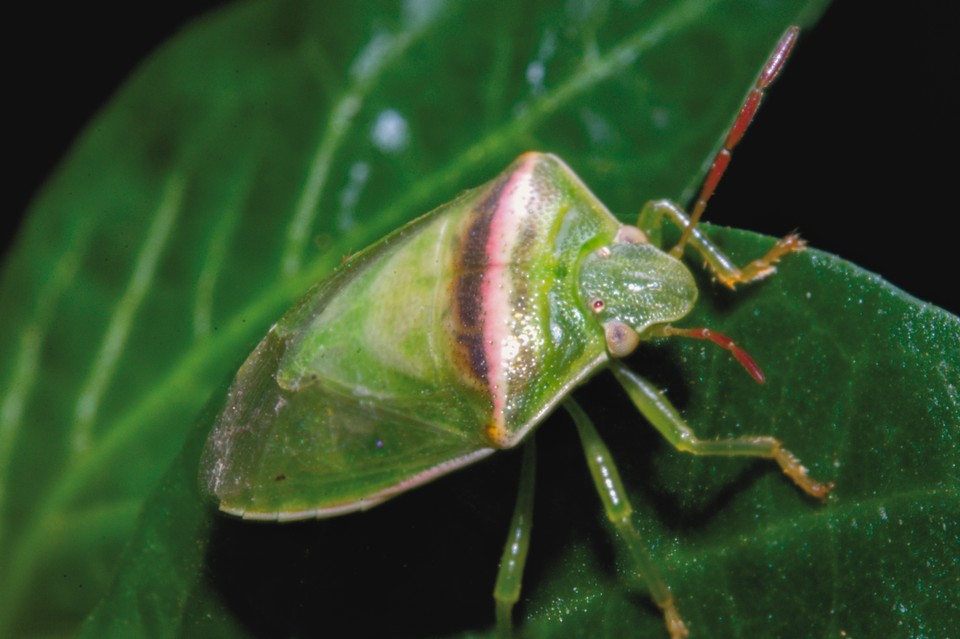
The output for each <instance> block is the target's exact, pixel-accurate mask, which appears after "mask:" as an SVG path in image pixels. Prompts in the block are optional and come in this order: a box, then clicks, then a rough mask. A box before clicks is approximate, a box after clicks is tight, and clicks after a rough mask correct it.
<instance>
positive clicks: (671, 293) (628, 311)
mask: <svg viewBox="0 0 960 639" xmlns="http://www.w3.org/2000/svg"><path fill="white" fill-rule="evenodd" d="M579 284H580V300H581V302H582V303H583V304H584V305H585V307H586V308H587V310H588V312H589V313H590V314H592V315H593V317H594V318H595V319H596V321H597V322H598V323H600V325H602V326H603V328H604V333H605V334H606V340H607V349H608V350H609V351H610V354H611V355H613V356H614V357H623V356H625V355H628V354H630V353H631V352H632V351H633V350H634V349H635V348H636V347H637V344H638V343H639V342H640V340H641V339H644V338H645V337H646V336H647V335H646V333H647V332H648V331H649V330H650V329H652V328H656V327H660V326H662V325H664V324H666V323H668V322H673V321H676V320H678V319H680V318H682V317H684V316H686V315H687V314H688V313H689V312H690V310H691V309H692V308H693V305H694V303H695V302H696V300H697V286H696V283H695V282H694V280H693V276H692V275H691V274H690V271H689V270H688V269H687V267H686V266H684V265H683V263H681V262H680V261H679V260H677V259H676V258H673V257H671V256H670V255H668V254H667V253H665V252H663V251H661V250H660V249H659V248H657V247H656V246H654V245H652V244H650V243H649V242H648V241H647V239H646V236H644V234H643V232H642V231H640V229H638V228H636V227H633V226H622V227H621V228H620V230H619V231H618V232H617V235H616V237H614V239H613V241H612V242H611V243H610V244H607V245H605V246H602V247H600V248H599V249H596V250H593V251H591V252H590V253H588V254H586V255H585V256H584V257H583V259H582V261H581V263H580V282H579Z"/></svg>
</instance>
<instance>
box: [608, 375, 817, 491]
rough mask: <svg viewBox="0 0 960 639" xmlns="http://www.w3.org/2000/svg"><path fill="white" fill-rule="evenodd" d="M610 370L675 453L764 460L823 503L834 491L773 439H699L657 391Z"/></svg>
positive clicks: (643, 382)
mask: <svg viewBox="0 0 960 639" xmlns="http://www.w3.org/2000/svg"><path fill="white" fill-rule="evenodd" d="M610 368H611V370H612V371H613V374H614V376H615V377H616V378H617V381H619V382H620V385H621V386H623V388H624V390H626V391H627V394H628V395H630V399H631V400H633V403H634V405H636V407H637V409H639V411H640V412H641V413H643V416H644V417H646V418H647V419H648V420H650V423H651V424H653V425H654V427H655V428H656V429H657V430H658V431H660V433H661V434H662V435H663V436H664V437H666V438H667V441H669V442H670V443H671V444H673V445H674V447H676V448H677V450H682V451H684V452H687V453H693V454H694V455H720V456H725V457H734V456H747V457H765V458H768V459H773V460H775V461H776V462H777V463H778V464H780V468H781V469H783V472H784V473H786V474H787V476H789V477H790V479H792V480H793V481H794V483H796V484H797V486H799V487H800V488H802V489H803V490H805V491H806V492H807V493H809V494H811V495H813V496H814V497H818V498H820V499H824V498H825V497H826V496H827V493H828V492H830V489H832V488H833V483H822V482H818V481H816V480H814V479H813V478H812V477H810V476H809V475H808V474H807V469H806V468H804V466H803V464H801V463H800V460H799V459H797V458H796V457H795V456H794V455H793V453H791V452H790V451H788V450H787V449H786V448H784V447H783V444H782V443H780V440H779V439H776V438H774V437H737V438H735V439H721V440H710V441H703V440H700V439H698V438H697V436H696V434H695V433H694V432H693V431H692V430H691V429H690V427H689V426H687V424H686V423H685V422H684V421H683V418H681V417H680V414H679V413H678V412H677V409H676V408H674V407H673V405H671V404H670V402H668V401H667V398H666V397H664V396H663V394H662V393H660V391H659V390H657V388H656V387H654V386H653V385H651V384H650V383H649V382H647V381H646V380H645V379H643V378H642V377H640V376H638V375H637V374H635V373H634V372H633V371H631V370H630V369H628V368H627V367H626V366H624V365H623V364H622V363H620V362H618V361H616V360H611V362H610Z"/></svg>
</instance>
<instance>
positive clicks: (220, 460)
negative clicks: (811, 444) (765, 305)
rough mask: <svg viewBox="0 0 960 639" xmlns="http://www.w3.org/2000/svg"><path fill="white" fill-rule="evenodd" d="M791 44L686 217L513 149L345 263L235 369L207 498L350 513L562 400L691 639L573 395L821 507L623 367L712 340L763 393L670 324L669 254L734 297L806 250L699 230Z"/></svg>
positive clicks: (524, 528)
mask: <svg viewBox="0 0 960 639" xmlns="http://www.w3.org/2000/svg"><path fill="white" fill-rule="evenodd" d="M796 37H797V29H796V28H792V29H789V30H788V31H787V32H786V33H785V34H784V36H783V37H782V39H781V40H780V42H779V44H778V45H777V47H776V49H775V50H774V52H773V54H772V56H771V57H770V59H769V60H768V61H767V63H766V65H765V66H764V68H763V70H762V71H761V73H760V76H759V78H758V80H757V82H756V85H755V87H754V88H753V90H752V91H751V92H750V94H749V95H748V97H747V99H746V101H745V102H744V105H743V107H742V109H741V111H740V114H739V116H738V117H737V119H736V120H735V122H734V124H733V126H732V127H731V130H730V132H729V134H728V137H727V139H726V142H725V144H724V148H723V149H722V150H721V151H720V152H719V154H718V155H717V157H716V159H715V161H714V164H713V167H712V168H711V170H710V172H709V174H708V176H707V179H706V180H705V183H704V185H703V187H702V189H701V191H700V194H699V196H698V197H697V200H696V202H695V204H694V207H693V210H692V213H691V214H690V215H689V216H688V214H687V213H686V212H685V211H684V210H683V209H682V208H681V207H679V206H677V205H675V204H673V203H671V202H668V201H665V200H661V201H655V202H651V203H649V204H647V206H646V207H645V208H644V210H643V212H642V213H641V216H640V220H641V221H640V224H639V226H629V225H623V224H621V223H620V222H619V221H617V219H616V218H615V217H614V216H613V215H612V214H611V213H610V212H609V211H608V210H607V209H606V208H605V207H604V206H603V204H601V203H600V202H599V201H598V200H597V199H596V197H594V195H593V194H592V193H591V192H590V191H589V190H588V189H587V187H586V186H585V185H584V184H583V182H581V181H580V179H579V178H578V177H577V176H576V175H575V174H574V172H573V171H572V170H571V169H570V168H569V167H568V166H567V165H566V164H565V163H564V162H563V161H561V160H560V159H559V158H557V157H555V156H552V155H549V154H542V153H527V154H524V155H522V156H521V157H520V158H518V159H517V160H516V161H515V162H514V163H513V164H512V165H511V166H510V167H508V168H507V169H506V170H505V171H504V172H503V173H501V174H500V175H499V176H498V177H496V178H495V179H494V180H492V181H491V182H489V183H487V184H485V185H483V186H480V187H478V188H476V189H473V190H471V191H468V192H466V193H464V194H463V195H462V196H460V197H459V198H457V199H456V200H454V201H453V202H451V203H449V204H446V205H444V206H441V207H440V208H438V209H436V210H434V211H433V212H431V213H428V214H427V215H424V216H423V217H421V218H419V219H417V220H415V221H413V222H411V223H410V224H407V225H406V226H404V227H402V228H400V229H398V230H397V231H395V232H394V233H392V234H391V235H389V236H387V237H386V238H384V239H382V240H381V241H379V242H377V243H376V244H374V245H372V246H370V247H369V248H367V249H365V250H363V251H361V252H360V253H358V254H356V255H355V256H353V257H351V258H350V259H349V260H348V261H347V262H345V263H344V264H342V265H341V266H340V268H339V269H338V270H337V271H336V272H335V273H334V274H333V275H332V276H331V277H330V278H328V279H326V280H324V281H321V282H320V283H318V284H317V285H316V286H315V287H314V288H313V289H312V290H311V291H310V292H309V293H308V294H307V295H306V296H305V297H304V298H303V299H302V300H301V301H300V302H299V303H298V304H297V305H295V306H294V307H293V308H292V309H290V310H289V311H288V312H287V313H286V314H285V315H284V316H283V318H282V319H280V321H279V322H277V323H276V324H275V325H274V326H273V327H272V328H271V329H270V331H269V332H268V333H267V335H266V337H264V338H263V340H262V341H261V342H260V344H259V345H258V346H257V347H256V349H255V350H254V351H253V353H252V354H251V355H250V356H249V357H248V359H247V360H246V362H245V363H244V364H243V366H242V367H241V369H240V371H239V372H238V373H237V376H236V378H235V380H234V382H233V384H232V386H231V387H230V390H229V395H228V397H227V402H226V406H225V407H224V409H223V411H222V412H221V413H220V415H219V417H218V418H217V420H216V423H215V425H214V427H213V431H212V432H211V434H210V437H209V439H208V441H207V445H206V448H205V451H204V454H203V458H202V462H201V470H200V480H201V484H202V487H203V489H204V490H205V491H206V492H207V493H208V494H209V495H210V496H211V497H212V498H213V499H215V500H216V501H217V502H218V504H219V507H220V510H222V511H224V512H226V513H229V514H231V515H235V516H238V517H242V518H244V519H253V520H269V521H290V520H298V519H310V518H322V517H332V516H335V515H342V514H346V513H351V512H355V511H360V510H364V509H367V508H370V507H372V506H375V505H377V504H379V503H381V502H383V501H384V500H387V499H389V498H391V497H394V496H396V495H399V494H400V493H403V492H405V491H407V490H409V489H411V488H414V487H416V486H419V485H421V484H423V483H425V482H428V481H431V480H433V479H436V478H437V477H440V476H441V475H444V474H446V473H448V472H451V471H453V470H456V469H458V468H461V467H463V466H466V465H468V464H472V463H473V462H475V461H478V460H480V459H482V458H484V457H486V456H488V455H490V454H492V453H494V452H495V451H497V450H500V449H506V448H511V447H514V446H516V445H518V444H520V443H521V442H523V441H524V440H525V439H526V438H527V437H528V436H529V435H530V434H531V433H532V431H533V429H534V427H535V426H537V425H538V424H539V423H540V422H541V421H542V420H543V419H544V417H545V416H546V415H548V414H549V413H550V412H551V411H552V410H553V409H554V408H556V407H557V406H559V405H561V404H562V405H563V406H564V408H565V409H566V410H567V411H568V412H569V413H570V415H571V416H572V417H573V420H574V422H575V424H576V426H577V428H578V431H579V434H580V437H581V440H582V443H583V447H584V450H585V452H586V456H587V461H588V466H589V467H590V471H591V474H592V476H593V478H594V480H595V482H596V485H597V489H598V492H599V494H600V497H601V499H602V501H603V503H604V507H605V509H606V511H607V514H608V516H609V518H610V520H611V521H612V522H613V523H614V526H615V527H616V529H617V531H618V532H619V533H620V534H621V535H622V537H623V539H624V540H625V542H626V544H627V546H628V548H629V550H630V553H631V555H632V556H633V558H634V559H635V560H636V568H637V570H638V572H639V573H640V575H641V576H642V577H643V579H644V580H645V581H646V583H647V584H648V586H649V588H650V591H651V594H652V596H653V598H654V600H655V601H656V603H657V605H658V606H659V607H660V608H661V610H662V611H663V614H664V616H665V619H666V625H667V628H668V631H669V633H670V635H671V636H672V637H674V638H677V637H683V636H685V635H686V634H687V630H686V627H685V625H684V623H683V621H682V619H681V616H680V614H679V612H678V611H677V607H676V605H675V603H674V600H673V597H672V595H671V593H670V590H669V588H668V587H667V585H666V583H665V582H664V580H663V579H662V578H661V577H660V575H659V573H658V572H657V570H656V568H655V567H654V564H653V562H652V561H651V560H650V558H649V557H648V555H647V552H646V550H645V548H644V546H643V544H642V542H641V540H640V536H639V534H638V531H637V529H636V527H635V525H634V523H633V521H632V518H631V507H630V504H629V502H628V500H627V496H626V493H625V491H624V489H623V487H622V485H621V483H620V480H619V476H618V472H617V470H616V468H615V466H614V465H613V461H612V459H611V456H610V453H609V451H608V450H607V448H606V446H605V445H604V443H603V442H602V440H601V439H600V437H599V435H598V434H597V432H596V430H595V428H594V427H593V425H592V424H591V422H590V419H589V418H588V417H587V414H586V413H585V412H584V411H583V410H582V409H581V408H580V407H579V406H578V405H577V403H576V402H575V401H574V400H573V399H572V397H571V392H572V391H573V389H574V388H575V387H576V386H577V385H578V384H580V383H581V382H583V381H584V380H585V379H587V378H588V377H590V376H591V375H593V374H595V373H596V372H598V371H599V370H601V369H604V368H608V369H610V370H611V371H612V373H613V376H614V378H615V379H616V380H617V381H618V382H619V383H620V385H621V386H623V388H624V390H626V392H627V394H628V395H629V397H630V399H631V400H632V401H633V403H634V404H635V405H636V407H637V409H639V411H640V412H641V413H642V414H643V415H644V416H645V417H646V418H647V419H648V420H649V421H650V422H651V423H652V424H653V425H654V426H655V427H656V428H657V430H659V431H660V432H661V433H662V434H663V435H664V436H665V437H666V438H667V440H669V441H670V442H671V443H672V444H673V445H674V446H676V447H677V448H679V449H681V450H684V451H687V452H691V453H695V454H701V455H722V456H734V455H740V456H756V457H768V458H772V459H774V460H775V461H776V462H777V463H778V464H779V465H780V466H781V468H782V469H783V471H784V472H785V473H786V474H787V475H788V476H789V477H790V478H791V479H792V480H793V481H794V482H795V483H796V484H797V485H798V486H799V487H800V488H801V489H803V490H804V491H806V492H807V493H809V494H811V495H813V496H815V497H818V498H823V497H825V496H826V494H827V493H828V491H829V490H830V489H831V487H832V485H831V484H828V483H820V482H817V481H815V480H813V479H812V478H810V477H809V476H808V474H807V471H806V469H805V468H804V467H803V466H802V465H801V464H800V462H799V461H798V460H797V459H796V457H794V456H793V455H792V454H791V453H790V452H788V451H787V450H786V449H785V448H783V447H782V445H781V443H780V442H779V441H778V440H776V439H774V438H772V437H743V438H737V439H730V440H720V441H703V440H700V439H698V438H697V437H696V435H695V434H694V433H693V431H692V430H691V428H690V427H689V426H687V424H686V423H684V421H683V419H682V417H681V416H680V414H679V413H678V412H677V410H676V409H675V408H673V407H672V406H671V405H670V403H669V402H668V401H667V400H666V399H665V398H664V397H663V395H661V394H660V393H659V392H658V391H657V390H656V389H655V388H654V387H653V386H652V385H651V384H649V383H648V382H647V381H645V380H643V379H642V378H641V377H639V376H637V375H636V374H635V373H633V372H632V371H630V370H629V369H628V368H627V367H626V366H624V365H623V364H622V363H620V362H619V358H622V357H624V356H626V355H628V354H630V353H631V352H633V351H634V349H636V348H637V346H638V344H639V343H640V342H642V341H644V340H648V339H651V338H659V337H668V336H682V337H689V338H696V339H707V340H711V341H713V342H715V343H716V344H718V345H720V346H721V347H723V348H725V349H727V350H728V351H730V353H732V354H733V356H734V357H735V358H736V359H737V360H738V361H739V362H740V363H741V364H742V365H743V366H744V367H745V368H746V370H747V371H748V373H749V374H750V375H752V376H753V377H754V378H755V379H756V380H757V381H759V382H762V381H763V374H762V373H761V372H760V368H759V367H758V366H757V365H756V364H755V363H754V361H753V360H752V359H751V358H750V356H749V355H747V353H746V352H745V351H744V350H743V349H741V348H740V347H739V346H737V345H736V344H735V343H734V342H733V341H732V340H731V339H730V338H728V337H726V336H724V335H721V334H719V333H716V332H713V331H711V330H710V329H707V328H680V327H674V326H673V325H672V323H673V322H678V321H680V320H682V319H683V318H684V317H685V316H686V315H687V314H688V313H689V312H690V311H691V309H692V308H693V306H694V303H695V302H696V299H697V294H698V291H697V287H696V285H695V283H694V280H693V277H692V275H691V273H690V271H689V270H688V269H687V267H686V266H685V265H684V264H683V262H681V261H680V258H681V257H682V255H683V253H684V250H685V248H686V247H687V246H690V247H692V248H693V249H694V250H695V251H696V252H697V253H698V254H699V255H700V256H701V257H702V258H703V259H704V260H705V261H706V263H707V266H708V268H709V269H710V270H711V271H712V273H713V275H714V276H715V277H716V278H717V279H718V280H719V281H720V282H722V283H723V284H725V285H727V286H729V287H734V286H735V285H737V284H740V283H748V282H752V281H755V280H758V279H761V278H763V277H766V276H768V275H770V274H771V273H773V271H774V264H775V263H776V262H777V261H778V260H779V259H780V258H781V257H783V256H784V255H786V254H788V253H790V252H792V251H798V250H802V249H803V246H804V244H803V241H802V240H800V238H799V237H797V236H796V235H789V236H787V237H785V238H783V239H782V240H780V241H779V242H777V243H776V244H775V245H774V247H773V248H772V249H771V250H770V251H769V252H768V253H767V254H766V255H764V256H762V257H760V258H759V259H757V260H755V261H753V262H751V263H750V264H748V265H747V266H745V267H743V268H738V267H736V266H735V265H734V264H733V263H732V262H731V261H730V260H729V259H728V258H727V257H726V256H725V255H724V254H723V253H722V252H721V251H720V249H719V248H718V247H717V246H716V245H714V244H713V243H712V242H711V241H710V239H709V238H708V237H707V236H706V235H705V234H704V233H703V232H702V231H701V230H700V229H698V228H697V226H696V224H697V221H698V220H699V218H700V216H701V215H702V213H703V211H704V209H705V208H706V204H707V201H708V200H709V198H710V196H711V195H712V194H713V191H714V189H715V188H716V185H717V182H718V181H719V179H720V177H721V176H722V174H723V172H724V170H725V168H726V166H727V163H728V161H729V159H730V153H731V151H732V149H733V148H734V147H735V146H736V144H737V143H738V142H739V140H740V138H741V136H742V135H743V132H744V130H745V129H746V128H747V126H748V125H749V123H750V121H751V119H752V117H753V115H754V113H755V112H756V110H757V107H758V106H759V103H760V99H761V97H762V94H763V92H764V90H765V89H766V88H767V87H768V86H769V84H770V83H771V82H772V81H773V79H774V78H775V77H776V75H777V73H778V72H779V70H780V68H781V67H782V65H783V62H784V60H785V59H786V57H787V56H788V54H789V52H790V50H791V48H792V46H793V44H794V42H795V40H796ZM664 216H666V217H667V218H668V219H669V220H670V221H671V222H672V223H674V224H676V225H677V226H678V227H679V228H680V229H682V233H681V236H680V240H679V242H678V244H677V245H676V246H674V247H673V248H672V249H671V250H670V251H663V250H661V249H660V248H658V247H657V246H655V245H654V244H653V243H651V242H650V241H649V239H648V234H647V233H645V232H644V230H641V227H642V228H645V229H648V230H649V229H652V228H655V227H656V226H657V225H659V224H660V223H661V220H662V218H663V217H664ZM371 300H372V301H373V303H371ZM533 476H534V460H533V448H532V446H527V447H526V451H525V455H524V467H523V471H522V475H521V482H520V489H519V497H518V499H517V506H516V509H515V512H514V518H513V522H512V524H511V529H510V533H509V539H508V543H507V545H506V547H505V549H504V554H503V561H502V563H501V567H500V573H499V576H498V579H497V583H496V586H495V589H494V597H495V599H496V617H497V624H498V627H499V628H500V629H501V634H502V635H504V636H506V635H508V634H509V632H510V626H511V611H512V608H513V605H514V604H515V602H516V601H517V599H518V597H519V592H520V577H521V574H522V571H523V565H524V561H525V557H526V549H527V544H528V542H529V537H530V519H531V512H532V503H533Z"/></svg>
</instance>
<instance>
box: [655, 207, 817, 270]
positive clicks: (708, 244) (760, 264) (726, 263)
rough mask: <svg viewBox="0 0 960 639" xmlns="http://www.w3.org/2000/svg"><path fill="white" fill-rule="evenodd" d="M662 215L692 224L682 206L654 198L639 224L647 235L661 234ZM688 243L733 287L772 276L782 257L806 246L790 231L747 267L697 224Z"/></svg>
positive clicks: (682, 226)
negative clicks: (659, 230) (738, 262)
mask: <svg viewBox="0 0 960 639" xmlns="http://www.w3.org/2000/svg"><path fill="white" fill-rule="evenodd" d="M663 216H667V217H668V218H670V221H671V222H673V223H674V224H675V225H676V226H677V227H679V228H680V229H685V228H687V226H688V225H689V224H690V218H689V217H687V214H686V212H685V211H684V210H683V209H682V208H681V207H679V206H677V205H676V204H674V203H673V202H671V201H670V200H655V201H653V202H647V204H646V206H644V207H643V211H641V212H640V221H639V222H638V226H639V227H640V229H641V230H643V231H644V232H645V233H647V235H649V236H651V237H654V238H656V237H657V236H658V235H659V232H658V231H657V229H659V227H660V224H661V221H662V219H663ZM689 244H690V246H692V247H693V248H694V249H696V251H697V252H698V253H699V254H700V256H701V257H702V258H703V259H704V261H705V262H706V263H707V266H708V267H709V268H710V270H711V271H712V272H713V274H714V275H716V276H717V279H718V280H720V281H721V282H722V283H723V284H725V285H727V286H729V287H730V288H733V287H734V286H735V285H737V284H746V283H748V282H753V281H755V280H759V279H762V278H764V277H766V276H768V275H770V274H771V273H773V272H774V271H775V270H776V269H775V268H774V266H773V265H774V264H776V263H777V262H778V261H779V260H780V258H781V257H783V256H784V255H785V254H787V253H790V252H793V251H802V250H803V248H804V247H805V246H806V243H805V242H804V241H803V240H802V239H801V238H800V236H799V235H796V234H790V235H788V236H786V237H784V238H782V239H781V240H780V241H778V242H777V243H776V244H774V245H773V248H772V249H770V250H769V251H768V252H767V254H766V255H764V256H763V257H761V258H760V259H758V260H754V261H752V262H750V263H749V264H747V265H746V266H744V267H738V266H737V265H736V264H734V263H733V262H732V261H731V260H730V258H729V257H727V256H726V255H725V254H724V253H723V251H721V250H720V248H719V247H718V246H717V245H716V244H714V243H713V242H712V241H711V240H710V238H709V237H707V235H706V234H705V233H704V232H703V231H702V230H701V229H700V228H699V227H695V228H694V229H693V230H692V231H691V232H690V240H689Z"/></svg>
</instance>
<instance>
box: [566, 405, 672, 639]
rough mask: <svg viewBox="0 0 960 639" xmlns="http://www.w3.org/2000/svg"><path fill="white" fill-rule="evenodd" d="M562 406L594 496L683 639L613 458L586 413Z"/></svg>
mask: <svg viewBox="0 0 960 639" xmlns="http://www.w3.org/2000/svg"><path fill="white" fill-rule="evenodd" d="M563 407H564V408H566V409H567V412H569V413H570V416H571V417H573V421H574V423H575V424H576V425H577V431H578V432H579V433H580V441H581V442H582V444H583V452H584V453H585V454H586V456H587V465H588V466H589V468H590V475H591V476H592V477H593V482H594V484H596V486H597V493H598V494H599V495H600V499H601V501H603V507H604V509H605V510H606V511H607V517H608V518H609V519H610V521H611V522H613V525H614V527H616V529H617V532H618V533H619V534H620V537H621V538H622V539H623V541H624V542H625V543H626V545H627V548H628V549H629V551H630V555H631V556H632V558H633V560H634V562H635V563H636V567H637V571H638V573H639V576H640V578H641V579H642V580H643V581H644V583H646V584H647V588H649V589H650V594H651V596H652V597H653V600H654V601H655V602H656V604H657V605H658V606H659V607H660V609H661V610H662V611H663V616H664V620H665V621H666V624H667V630H668V631H669V632H670V637H671V639H682V638H683V637H686V636H687V627H686V626H685V625H684V623H683V620H682V619H681V618H680V613H678V612H677V607H676V604H675V603H674V601H673V594H672V593H671V592H670V588H669V587H668V586H667V583H666V582H665V581H664V580H663V577H662V576H661V575H660V571H659V570H657V567H656V566H655V565H654V563H653V561H652V560H651V559H650V554H649V553H648V552H647V548H646V546H645V545H644V543H643V540H642V539H641V538H640V532H639V531H638V530H637V528H636V526H634V525H633V520H632V519H631V515H632V513H633V508H632V507H631V506H630V501H629V500H628V499H627V493H626V491H625V490H624V488H623V483H622V482H621V481H620V473H619V472H618V471H617V467H616V466H615V465H614V463H613V457H612V456H611V455H610V450H609V449H608V448H607V446H606V444H604V443H603V440H602V439H600V435H599V434H598V433H597V429H596V428H594V426H593V422H591V421H590V418H589V417H588V416H587V414H586V413H585V412H584V411H583V409H582V408H580V405H579V404H577V403H576V402H575V401H574V400H573V399H572V398H570V397H569V396H568V397H567V398H566V399H564V400H563Z"/></svg>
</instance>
